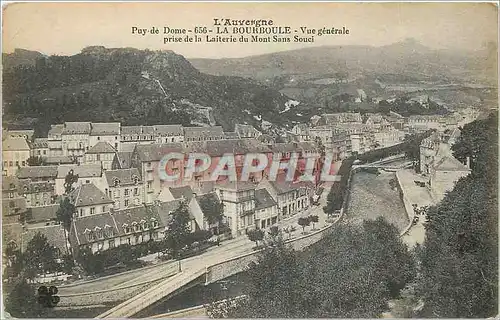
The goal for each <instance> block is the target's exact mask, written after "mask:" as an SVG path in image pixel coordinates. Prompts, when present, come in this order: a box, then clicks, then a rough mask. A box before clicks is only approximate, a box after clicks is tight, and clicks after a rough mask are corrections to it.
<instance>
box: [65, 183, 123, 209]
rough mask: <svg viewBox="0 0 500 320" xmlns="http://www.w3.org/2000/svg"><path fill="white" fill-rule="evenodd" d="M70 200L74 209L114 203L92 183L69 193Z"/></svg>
mask: <svg viewBox="0 0 500 320" xmlns="http://www.w3.org/2000/svg"><path fill="white" fill-rule="evenodd" d="M70 199H71V202H72V203H73V204H74V205H75V207H83V206H92V205H100V204H110V203H114V202H113V200H111V199H110V198H109V197H108V196H107V195H105V194H104V192H102V191H101V190H100V189H99V188H97V187H96V186H95V185H94V184H93V183H85V184H82V185H80V186H79V187H77V188H76V189H75V190H73V191H72V192H71V194H70Z"/></svg>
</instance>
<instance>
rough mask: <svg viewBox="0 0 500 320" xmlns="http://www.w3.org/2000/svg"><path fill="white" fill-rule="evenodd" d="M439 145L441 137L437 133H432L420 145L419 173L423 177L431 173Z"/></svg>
mask: <svg viewBox="0 0 500 320" xmlns="http://www.w3.org/2000/svg"><path fill="white" fill-rule="evenodd" d="M440 144H441V136H440V134H439V133H438V132H433V133H432V134H431V135H430V136H429V137H427V138H425V139H423V140H422V142H421V143H420V173H421V174H423V175H424V176H425V175H429V174H430V173H431V168H432V165H433V163H434V162H435V160H436V159H435V158H436V155H437V152H438V151H439V146H440Z"/></svg>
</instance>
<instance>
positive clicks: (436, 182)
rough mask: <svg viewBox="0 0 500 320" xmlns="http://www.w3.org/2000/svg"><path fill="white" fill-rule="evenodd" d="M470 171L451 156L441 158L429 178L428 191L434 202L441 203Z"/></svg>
mask: <svg viewBox="0 0 500 320" xmlns="http://www.w3.org/2000/svg"><path fill="white" fill-rule="evenodd" d="M470 172H471V170H470V168H469V167H468V166H466V165H464V164H463V163H461V162H460V161H458V160H457V159H455V157H453V155H451V154H447V155H445V156H443V157H442V158H441V159H440V160H439V161H437V163H436V164H435V165H434V166H433V167H432V169H431V172H430V178H429V189H430V192H431V195H432V197H433V198H434V199H435V201H441V200H442V199H443V198H444V196H445V194H446V193H447V192H449V191H451V190H453V187H454V186H455V184H456V182H457V181H458V180H459V179H460V178H462V177H466V176H468V175H469V174H470Z"/></svg>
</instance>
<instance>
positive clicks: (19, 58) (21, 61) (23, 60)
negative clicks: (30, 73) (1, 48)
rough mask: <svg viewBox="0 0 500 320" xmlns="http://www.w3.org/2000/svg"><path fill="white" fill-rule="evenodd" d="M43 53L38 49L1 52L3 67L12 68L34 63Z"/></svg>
mask: <svg viewBox="0 0 500 320" xmlns="http://www.w3.org/2000/svg"><path fill="white" fill-rule="evenodd" d="M42 57H43V54H41V53H40V52H38V51H30V50H25V49H15V50H14V52H12V53H2V64H3V68H7V69H8V68H13V67H17V66H20V65H27V66H30V65H31V66H32V65H35V62H36V60H37V59H39V58H42Z"/></svg>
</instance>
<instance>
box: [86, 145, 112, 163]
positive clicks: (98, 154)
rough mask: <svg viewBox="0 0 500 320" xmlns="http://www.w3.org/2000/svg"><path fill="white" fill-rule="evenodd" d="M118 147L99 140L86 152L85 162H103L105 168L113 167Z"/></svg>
mask: <svg viewBox="0 0 500 320" xmlns="http://www.w3.org/2000/svg"><path fill="white" fill-rule="evenodd" d="M115 153H116V149H114V148H113V147H112V146H111V145H110V144H109V143H108V142H104V141H99V142H98V143H97V144H95V145H94V146H93V147H91V148H90V149H89V150H88V151H87V152H85V160H84V163H85V164H102V169H103V170H110V169H112V164H113V159H114V158H115Z"/></svg>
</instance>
